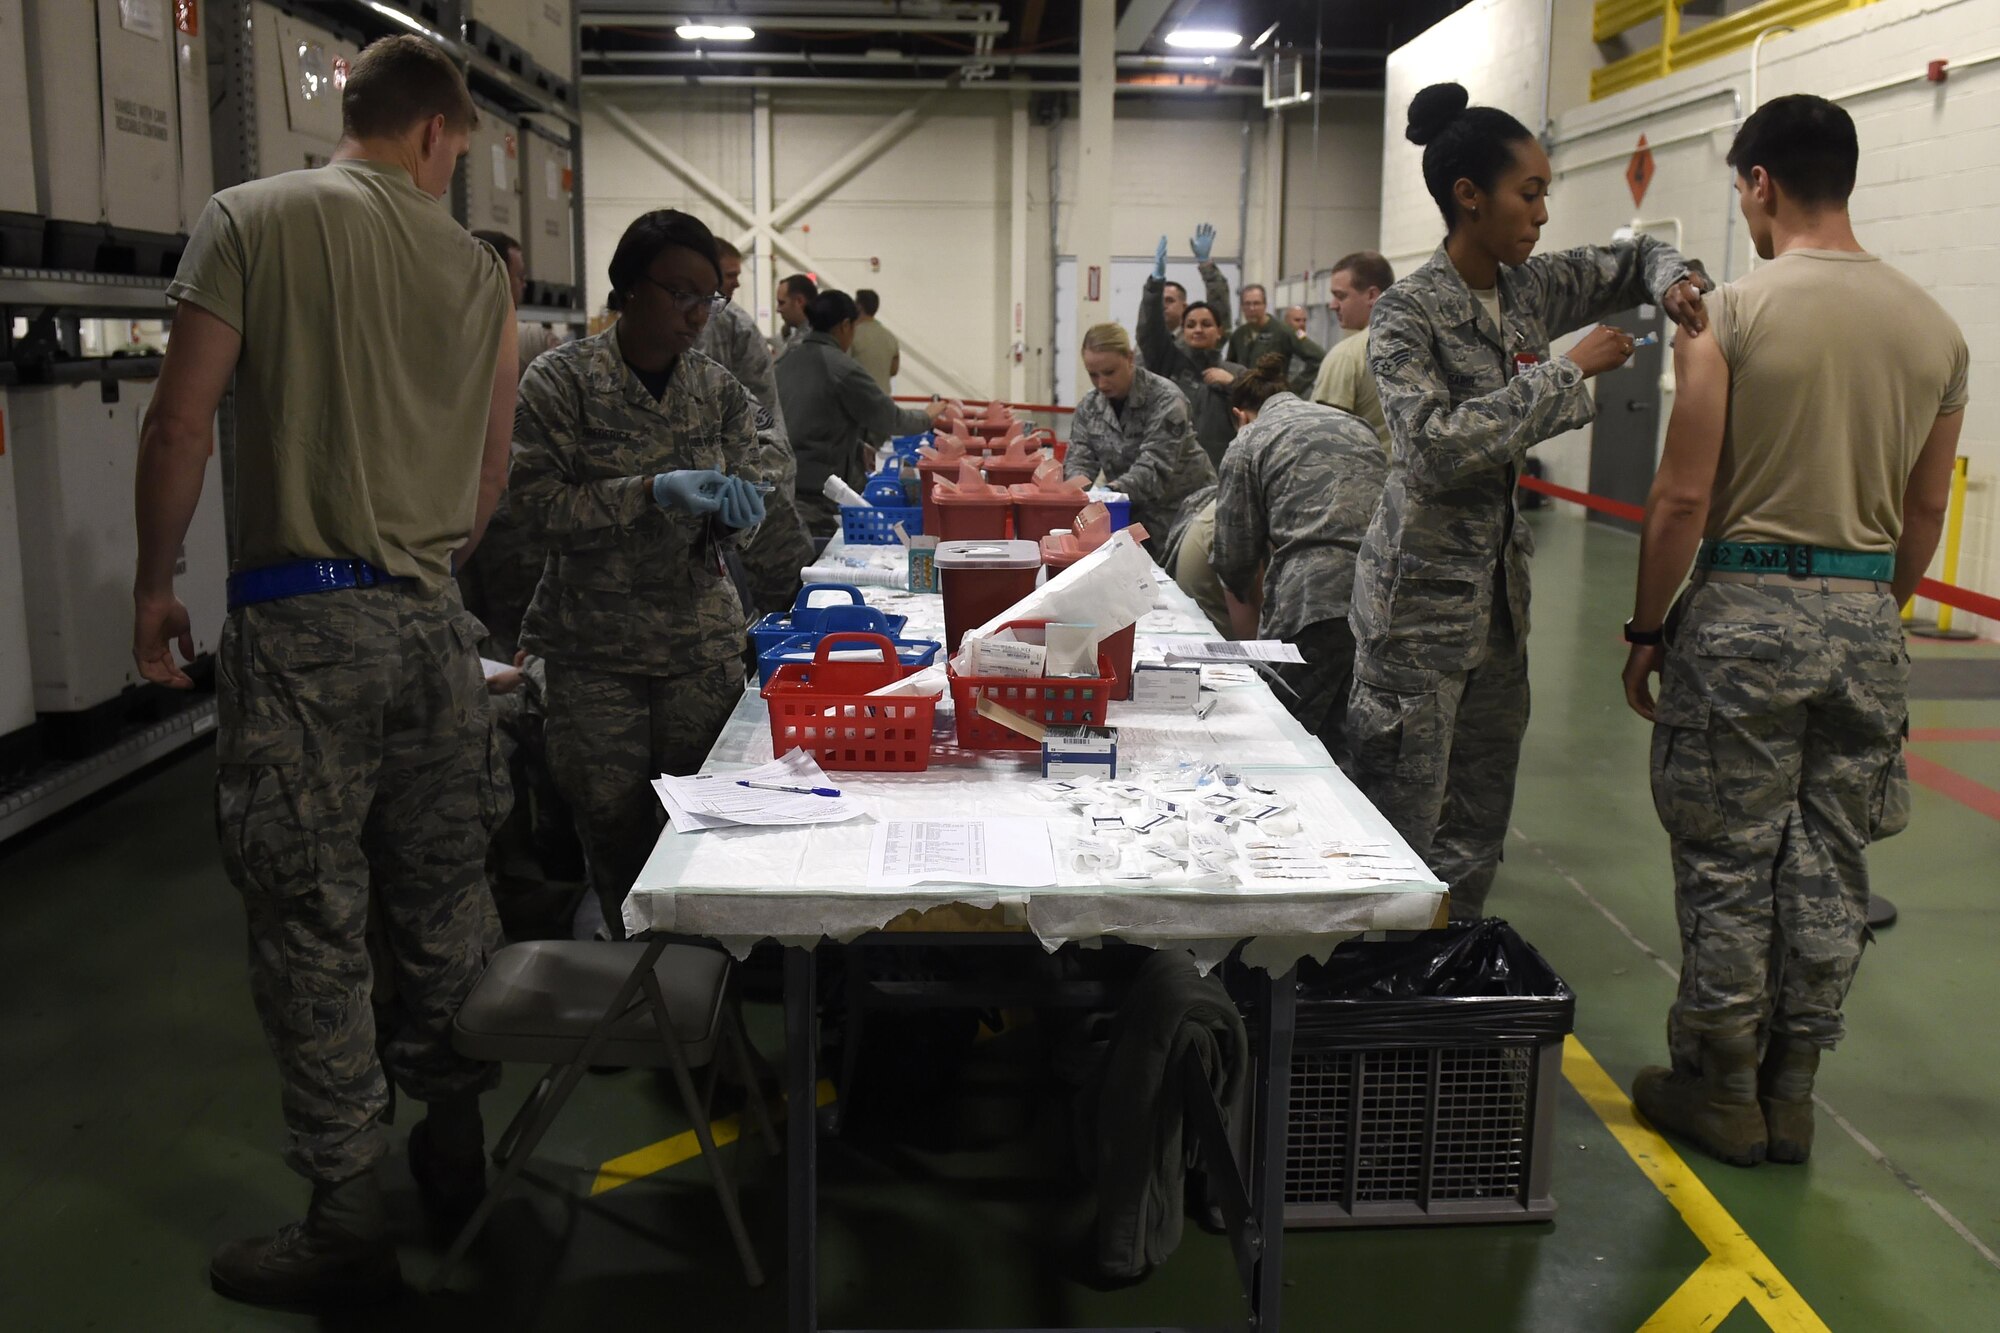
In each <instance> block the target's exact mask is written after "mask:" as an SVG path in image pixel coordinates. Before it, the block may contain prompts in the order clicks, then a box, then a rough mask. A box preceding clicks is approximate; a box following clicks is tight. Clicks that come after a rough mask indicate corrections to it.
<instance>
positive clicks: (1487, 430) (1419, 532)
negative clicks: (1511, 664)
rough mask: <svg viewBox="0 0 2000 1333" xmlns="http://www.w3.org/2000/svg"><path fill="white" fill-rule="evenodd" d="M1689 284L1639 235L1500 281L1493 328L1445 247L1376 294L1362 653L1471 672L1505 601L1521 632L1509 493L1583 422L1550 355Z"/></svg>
mask: <svg viewBox="0 0 2000 1333" xmlns="http://www.w3.org/2000/svg"><path fill="white" fill-rule="evenodd" d="M1689 272H1694V273H1697V274H1699V273H1700V269H1699V268H1698V267H1697V266H1693V265H1690V264H1689V263H1688V261H1686V260H1685V259H1683V258H1681V256H1680V254H1679V252H1678V251H1676V250H1674V249H1673V247H1671V246H1669V245H1665V244H1663V243H1661V242H1660V241H1657V240H1655V239H1653V238H1652V237H1650V236H1642V237H1640V238H1639V239H1638V240H1637V241H1627V242H1621V243H1619V244H1618V245H1615V246H1609V247H1604V246H1583V247H1580V248H1578V249H1575V250H1564V251H1561V252H1560V253H1556V254H1546V255H1536V256H1534V257H1533V258H1531V259H1530V260H1528V262H1527V263H1525V264H1522V265H1521V266H1520V267H1518V268H1502V269H1501V270H1500V280H1499V282H1500V311H1501V316H1502V320H1503V322H1504V323H1505V324H1506V328H1504V329H1496V328H1494V327H1493V326H1492V323H1491V321H1490V320H1489V319H1488V318H1487V316H1486V314H1485V313H1484V312H1483V311H1482V310H1481V309H1480V308H1479V302H1478V301H1477V299H1476V298H1474V296H1473V295H1472V292H1471V290H1470V289H1469V288H1467V286H1466V285H1465V280H1464V279H1463V278H1461V277H1460V276H1459V275H1458V270H1457V269H1456V268H1454V267H1453V265H1452V262H1451V258H1450V256H1449V255H1447V254H1446V253H1445V252H1444V250H1443V249H1442V248H1440V249H1439V250H1438V252H1437V253H1436V254H1434V255H1432V256H1431V258H1430V259H1429V261H1427V262H1426V263H1425V264H1424V266H1423V267H1422V268H1419V269H1418V270H1417V271H1416V272H1414V273H1412V274H1410V275H1409V276H1407V277H1405V278H1403V279H1402V280H1401V281H1399V282H1397V283H1396V285H1395V286H1393V287H1391V288H1390V289H1389V290H1388V291H1386V292H1384V293H1383V294H1382V298H1381V300H1380V301H1378V302H1377V303H1376V306H1375V311H1374V314H1373V316H1372V317H1371V318H1370V320H1369V324H1368V364H1369V369H1370V371H1371V373H1372V374H1373V375H1374V378H1375V388H1376V392H1377V394H1378V395H1379V396H1380V397H1381V400H1382V412H1383V415H1384V417H1385V418H1386V419H1387V420H1388V423H1389V434H1390V444H1389V479H1388V483H1387V485H1386V487H1385V488H1384V490H1383V494H1382V505H1381V508H1380V509H1378V510H1377V511H1376V514H1375V520H1374V522H1373V524H1371V525H1370V527H1369V529H1368V537H1367V540H1366V541H1364V542H1363V543H1362V547H1361V560H1360V565H1359V568H1358V570H1357V572H1356V575H1355V584H1354V608H1353V622H1354V633H1355V639H1356V641H1357V643H1358V644H1359V646H1360V647H1361V649H1362V650H1363V652H1364V654H1366V655H1368V656H1370V657H1373V658H1375V659H1376V660H1378V661H1380V662H1384V663H1389V664H1392V665H1401V666H1408V667H1416V668H1420V669H1423V670H1428V671H1464V670H1467V669H1469V668H1470V667H1471V665H1472V664H1473V663H1474V662H1475V661H1477V660H1478V658H1479V655H1480V653H1481V652H1483V651H1484V649H1485V645H1486V638H1487V634H1488V630H1489V627H1490V624H1491V620H1492V615H1493V606H1494V599H1495V596H1496V594H1497V593H1500V592H1501V591H1503V586H1504V595H1505V597H1506V600H1507V611H1508V614H1509V615H1510V616H1511V617H1512V620H1513V626H1514V631H1515V633H1517V634H1521V635H1525V634H1526V633H1527V632H1528V556H1529V555H1530V554H1532V552H1533V550H1534V538H1533V537H1532V535H1531V534H1530V532H1529V529H1528V527H1527V525H1526V524H1524V523H1522V522H1520V520H1519V518H1518V515H1517V513H1516V510H1515V507H1514V483H1515V480H1516V478H1517V476H1518V474H1519V470H1520V464H1521V460H1522V458H1523V457H1524V456H1525V455H1526V453H1527V450H1528V449H1529V447H1530V446H1532V445H1535V444H1539V443H1540V442H1542V441H1543V440H1546V439H1549V438H1550V437H1552V436H1555V435H1559V434H1561V433H1562V432H1564V431H1566V430H1573V429H1575V428H1576V427H1578V426H1581V425H1583V424H1584V423H1585V422H1587V421H1589V420H1590V419H1591V416H1592V413H1593V405H1592V401H1591V396H1590V389H1589V387H1588V386H1587V385H1586V384H1585V383H1584V381H1583V379H1582V377H1581V375H1580V374H1579V373H1578V371H1577V367H1576V365H1575V363H1574V362H1571V361H1568V360H1566V359H1562V358H1557V357H1551V356H1550V354H1549V341H1550V340H1551V339H1552V338H1557V337H1560V336H1561V335H1563V334H1565V333H1568V332H1570V331H1571V330H1573V329H1577V328H1580V327H1582V326H1583V325H1586V324H1589V323H1592V322H1594V321H1597V320H1601V319H1603V318H1605V317H1607V316H1609V315H1612V314H1615V313H1616V312H1618V311H1620V310H1625V309H1629V308H1630V307H1632V306H1636V305H1638V304H1640V303H1641V302H1645V301H1656V300H1658V299H1659V298H1660V297H1661V296H1662V295H1663V294H1664V293H1665V292H1666V290H1667V288H1668V287H1670V286H1672V285H1673V284H1674V283H1675V282H1677V281H1679V280H1680V279H1681V278H1682V277H1684V276H1686V275H1687V274H1688V273H1689ZM1702 281H1703V282H1704V283H1706V282H1707V278H1706V275H1702Z"/></svg>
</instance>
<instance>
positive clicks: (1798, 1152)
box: [1757, 1035, 1819, 1162]
mask: <svg viewBox="0 0 2000 1333" xmlns="http://www.w3.org/2000/svg"><path fill="white" fill-rule="evenodd" d="M1818 1072H1819V1047H1817V1046H1814V1045H1812V1044H1811V1043H1809V1042H1803V1041H1800V1040H1798V1039H1797V1038H1796V1037H1780V1036H1776V1035H1774V1036H1772V1038H1771V1044H1770V1048H1769V1049H1768V1050H1766V1051H1765V1052H1764V1065H1763V1067H1762V1068H1761V1069H1759V1070H1758V1071H1757V1094H1758V1096H1757V1100H1758V1101H1759V1102H1761V1103H1762V1104H1763V1107H1764V1128H1765V1131H1766V1132H1767V1133H1768V1134H1769V1136H1770V1145H1771V1146H1770V1149H1769V1151H1768V1153H1767V1154H1766V1155H1767V1156H1768V1157H1769V1158H1770V1160H1771V1161H1774V1162H1803V1161H1805V1160H1806V1158H1807V1157H1809V1156H1811V1155H1812V1141H1813V1101H1812V1092H1813V1076H1814V1075H1815V1074H1817V1073H1818Z"/></svg>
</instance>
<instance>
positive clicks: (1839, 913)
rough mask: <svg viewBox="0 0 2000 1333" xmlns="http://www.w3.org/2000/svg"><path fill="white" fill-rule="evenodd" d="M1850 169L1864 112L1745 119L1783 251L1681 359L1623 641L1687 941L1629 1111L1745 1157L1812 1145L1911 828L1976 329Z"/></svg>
mask: <svg viewBox="0 0 2000 1333" xmlns="http://www.w3.org/2000/svg"><path fill="white" fill-rule="evenodd" d="M1858 155H1859V147H1858V143H1857V140H1856V137H1855V132H1854V122H1853V120H1852V119H1850V118H1849V116H1848V114H1847V113H1846V112H1845V111H1843V110H1841V109H1840V108H1839V107H1837V106H1835V105H1834V104H1833V103H1831V102H1828V101H1826V100H1824V99H1822V98H1818V97H1811V96H1803V95H1799V96H1791V97H1781V98H1778V99H1776V100H1775V101H1772V102H1770V103H1768V104H1766V105H1765V106H1763V107H1761V108H1759V109H1758V110H1757V111H1756V113H1755V114H1753V115H1752V116H1751V117H1750V118H1749V119H1748V120H1747V121H1745V122H1744V124H1743V127H1742V129H1741V130H1739V131H1738V132H1737V135H1736V142H1735V144H1734V145H1733V146H1732V147H1731V149H1730V151H1729V164H1730V165H1731V166H1732V167H1733V168H1735V170H1736V188H1737V195H1738V197H1739V199H1740V201H1741V204H1742V209H1743V216H1744V217H1745V218H1746V219H1747V220H1748V222H1749V228H1750V235H1751V239H1752V240H1753V241H1754V242H1755V244H1756V247H1757V253H1758V254H1759V255H1760V256H1762V257H1763V258H1764V259H1766V260H1769V261H1770V262H1769V263H1767V264H1765V265H1764V267H1762V268H1760V269H1757V270H1756V271H1755V272H1753V273H1751V274H1750V275H1749V276H1748V277H1746V278H1744V279H1742V280H1741V281H1739V282H1737V283H1735V284H1733V285H1731V286H1729V287H1725V288H1723V289H1721V290H1719V291H1716V292H1714V293H1712V294H1711V295H1710V296H1709V298H1708V302H1707V306H1708V310H1709V322H1710V329H1711V331H1710V332H1709V333H1708V334H1705V335H1686V334H1683V335H1682V336H1681V338H1680V340H1679V341H1678V343H1677V344H1676V346H1675V350H1674V366H1675V373H1676V395H1675V399H1674V414H1673V419H1672V421H1671V422H1670V423H1669V425H1668V427H1667V441H1666V448H1665V451H1664V455H1663V457H1662V459H1661V462H1660V469H1659V474H1658V476H1657V478H1656V479H1655V481H1654V483H1653V489H1652V494H1651V495H1650V496H1649V497H1648V499H1647V502H1646V518H1645V526H1644V530H1643V534H1642V537H1641V545H1640V552H1639V589H1638V597H1637V604H1636V609H1635V610H1634V611H1633V614H1632V619H1631V620H1630V621H1629V622H1628V623H1627V625H1626V629H1625V634H1626V638H1627V639H1628V640H1629V641H1630V642H1631V643H1632V645H1633V647H1632V652H1631V655H1630V659H1629V660H1628V662H1627V664H1626V668H1625V690H1626V697H1627V699H1628V700H1629V701H1630V703H1631V705H1632V708H1633V709H1634V711H1636V712H1637V713H1639V715H1640V716H1642V717H1644V718H1646V719H1647V720H1648V721H1650V722H1652V723H1653V724H1654V728H1653V752H1652V779H1653V801H1654V804H1655V806H1656V807H1657V808H1658V811H1659V814H1660V822H1661V823H1662V824H1664V825H1665V826H1666V830H1667V833H1668V835H1669V836H1670V838H1671V839H1672V852H1673V866H1674V897H1675V906H1676V909H1677V915H1678V917H1679V920H1680V923H1681V947H1682V965H1681V977H1680V993H1679V995H1678V997H1677V998H1676V999H1675V1001H1674V1005H1673V1008H1672V1010H1671V1012H1670V1013H1669V1015H1668V1023H1667V1032H1668V1046H1669V1049H1670V1052H1671V1054H1672V1057H1673V1067H1672V1068H1671V1069H1667V1068H1651V1069H1646V1070H1642V1071H1641V1072H1640V1074H1639V1076H1638V1078H1637V1079H1636V1080H1635V1081H1634V1083H1633V1088H1632V1095H1633V1100H1634V1101H1635V1102H1636V1103H1637V1104H1638V1106H1639V1109H1640V1110H1642V1111H1644V1112H1645V1113H1646V1116H1647V1118H1648V1119H1650V1120H1651V1121H1652V1122H1653V1123H1654V1124H1655V1125H1658V1126H1659V1127H1661V1128H1662V1129H1666V1130H1670V1131H1672V1132H1674V1133H1676V1134H1679V1135H1681V1136H1683V1137H1685V1138H1687V1139H1689V1140H1691V1141H1693V1142H1694V1143H1695V1144H1696V1145H1698V1146H1699V1147H1701V1148H1702V1149H1704V1150H1705V1151H1707V1152H1709V1153H1711V1154H1713V1155H1714V1156H1716V1157H1719V1158H1721V1159H1722V1160H1723V1161H1726V1162H1731V1163H1734V1164H1736V1165H1740V1166H1750V1165H1754V1164H1756V1163H1757V1162H1759V1161H1764V1160H1770V1161H1774V1162H1802V1161H1804V1160H1806V1157H1807V1155H1808V1154H1809V1153H1810V1151H1811V1149H1812V1137H1813V1113H1812V1088H1813V1079H1814V1075H1815V1073H1816V1072H1817V1070H1818V1067H1819V1058H1820V1052H1821V1051H1822V1050H1827V1049H1831V1048H1832V1046H1833V1045H1834V1043H1835V1042H1837V1041H1838V1040H1839V1039H1840V1037H1841V1035H1842V1030H1843V1025H1842V1016H1841V1005H1842V1002H1843V1000H1844V999H1845V998H1846V995H1847V990H1848V987H1849V986H1850V985H1851V984H1852V983H1853V980H1854V972H1855V967H1856V965H1857V964H1858V963H1859V962H1860V959H1861V946H1862V941H1863V939H1864V938H1865V936H1866V931H1867V920H1868V866H1867V862H1866V860H1865V859H1864V855H1863V854H1864V851H1865V849H1866V848H1867V846H1868V844H1869V843H1870V842H1872V841H1874V840H1875V839H1877V838H1883V837H1887V836H1889V835H1890V834H1893V833H1897V832H1899V831H1901V829H1902V828H1903V826H1904V824H1905V823H1907V821H1908V819H1909V793H1908V782H1907V778H1906V776H1905V773H1904V768H1903V753H1902V738H1903V732H1904V730H1905V728H1906V725H1907V721H1908V716H1909V713H1908V704H1907V700H1906V691H1907V685H1908V680H1909V657H1908V655H1907V653H1906V652H1905V651H1904V647H1903V632H1902V626H1901V623H1900V621H1899V618H1898V610H1897V609H1898V608H1899V607H1900V606H1901V605H1902V603H1903V602H1904V601H1905V600H1907V599H1908V597H1909V596H1910V594H1911V592H1913V591H1914V590H1915V588H1916V585H1917V581H1918V579H1919V578H1921V577H1922V575H1923V572H1924V570H1925V568H1926V567H1927V566H1928V565H1929V564H1930V560H1931V555H1932V553H1933V552H1934V551H1935V550H1936V549H1937V540H1938V532H1939V529H1940V527H1941V525H1942V522H1943V516H1944V506H1945V500H1946V496H1947V494H1948V491H1949V488H1950V479H1951V471H1952V460H1953V455H1954V454H1955V453H1956V451H1957V447H1958V434H1959V427H1960V424H1961V422H1962V420H1963V410H1964V407H1965V403H1966V361H1967V354H1966V345H1965V339H1964V337H1963V336H1962V335H1961V334H1960V332H1959V329H1958V326H1957V325H1956V324H1955V323H1953V322H1952V319H1951V317H1950V316H1949V315H1947V314H1946V313H1945V312H1944V310H1943V309H1942V308H1940V307H1939V305H1938V304H1937V302H1936V301H1934V300H1932V299H1931V297H1930V296H1929V294H1928V293H1926V292H1925V291H1924V290H1923V289H1922V288H1920V287H1919V286H1917V284H1916V283H1914V282H1912V281H1911V280H1910V279H1909V278H1907V277H1905V276H1904V275H1903V274H1901V273H1898V272H1897V271H1896V270H1895V269H1892V268H1890V267H1889V266H1888V265H1887V264H1884V263H1883V262H1882V261H1881V260H1879V259H1877V258H1876V257H1875V256H1873V255H1870V254H1868V253H1867V252H1866V251H1864V250H1863V249H1862V248H1861V243H1860V242H1859V241H1858V240H1856V239H1855V236H1854V228H1853V225H1852V223H1851V222H1850V220H1849V218H1848V212H1847V197H1848V195H1849V193H1850V192H1851V191H1852V190H1853V188H1854V175H1855V167H1856V162H1857V159H1858ZM1857 310H1865V311H1867V312H1868V318H1869V321H1870V324H1869V330H1868V336H1866V337H1856V336H1854V328H1853V324H1854V312H1855V311H1857ZM1690 563H1692V564H1693V565H1694V566H1695V573H1694V577H1693V582H1692V584H1691V586H1690V587H1689V589H1688V591H1687V592H1686V594H1685V595H1683V596H1682V597H1681V598H1680V600H1679V601H1678V603H1674V605H1673V609H1672V613H1671V614H1669V612H1668V606H1669V603H1673V601H1674V594H1675V591H1676V589H1678V587H1679V586H1680V582H1681V579H1682V577H1683V576H1684V575H1685V574H1686V573H1687V571H1688V566H1689V565H1690ZM1656 672H1657V673H1658V674H1659V675H1660V676H1661V686H1660V697H1659V700H1658V702H1657V703H1655V702H1654V700H1653V697H1652V687H1651V684H1650V679H1651V677H1652V675H1653V674H1654V673H1656Z"/></svg>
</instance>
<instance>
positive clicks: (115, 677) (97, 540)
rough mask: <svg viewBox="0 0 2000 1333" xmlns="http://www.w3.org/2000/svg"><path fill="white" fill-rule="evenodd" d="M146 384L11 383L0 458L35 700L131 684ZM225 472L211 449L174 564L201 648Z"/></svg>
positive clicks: (49, 710) (222, 594) (222, 544)
mask: <svg viewBox="0 0 2000 1333" xmlns="http://www.w3.org/2000/svg"><path fill="white" fill-rule="evenodd" d="M154 384H155V381H153V380H150V379H127V380H105V381H101V382H99V381H92V382H90V383H83V384H55V385H39V386H35V387H32V388H16V389H14V390H12V391H11V393H10V395H9V400H10V404H11V407H12V412H11V417H12V420H11V422H10V425H11V427H12V429H11V431H10V432H9V447H8V455H9V456H10V457H11V458H12V459H13V460H14V481H15V484H16V487H17V488H18V506H19V509H20V558H21V567H22V572H23V575H24V584H25V588H26V603H27V613H28V652H29V655H30V657H31V659H32V661H33V664H34V671H33V679H34V700H35V709H36V711H37V712H39V713H43V714H75V713H85V712H89V711H90V710H92V709H96V708H99V707H101V706H102V705H105V704H108V703H111V702H112V701H114V700H116V699H118V697H119V695H120V694H121V693H122V692H123V691H124V690H125V688H126V687H127V686H130V685H136V684H138V683H140V679H141V678H140V676H139V671H138V668H137V667H136V666H134V665H133V662H132V570H133V565H134V563H135V561H136V560H137V558H138V537H137V534H136V532H135V530H134V528H133V525H132V488H133V481H134V477H135V474H136V472H137V464H138V455H139V427H140V423H141V422H142V421H143V420H144V418H145V414H146V408H147V406H148V404H150V403H151V402H152V400H153V388H154ZM222 512H223V503H222V470H221V467H220V464H219V462H218V460H217V457H216V455H215V454H214V453H213V452H211V453H210V455H209V459H208V473H207V476H206V478H205V479H204V481H203V483H202V493H201V503H200V504H199V505H198V506H197V507H196V509H195V515H194V522H193V523H192V524H191V525H190V526H189V528H188V534H187V540H186V542H185V543H184V544H183V546H182V548H181V558H180V561H179V563H178V564H177V565H176V567H175V579H174V589H175V591H176V592H177V593H178V594H179V596H180V599H181V601H183V602H184V603H186V604H187V608H188V615H189V617H190V619H191V620H192V622H193V627H194V639H195V651H196V653H197V654H198V655H202V654H209V653H212V652H214V651H215V645H216V642H217V640H218V639H219V638H220V636H221V634H222V620H223V616H224V614H225V612H226V610H227V606H226V595H227V588H226V583H227V580H228V575H229V556H228V549H227V542H226V538H225V536H224V533H223V519H222Z"/></svg>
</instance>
